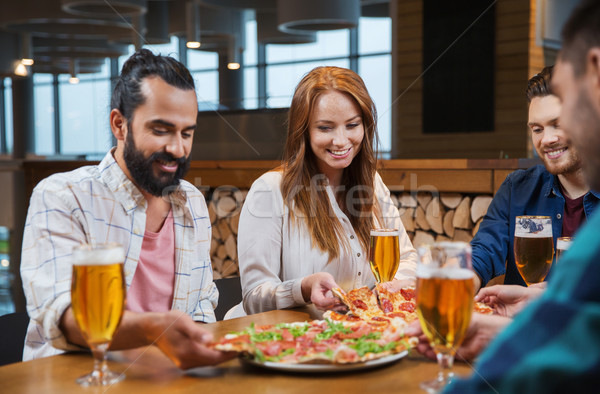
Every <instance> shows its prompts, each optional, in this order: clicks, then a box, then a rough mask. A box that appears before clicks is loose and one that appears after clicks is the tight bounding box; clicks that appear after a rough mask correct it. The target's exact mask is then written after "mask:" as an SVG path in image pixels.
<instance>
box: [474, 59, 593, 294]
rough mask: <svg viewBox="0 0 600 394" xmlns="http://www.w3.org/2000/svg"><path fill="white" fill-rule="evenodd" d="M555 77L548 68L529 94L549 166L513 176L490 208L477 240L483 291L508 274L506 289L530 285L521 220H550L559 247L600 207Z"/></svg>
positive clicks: (534, 128)
mask: <svg viewBox="0 0 600 394" xmlns="http://www.w3.org/2000/svg"><path fill="white" fill-rule="evenodd" d="M551 74H552V67H546V68H544V69H543V70H542V72H540V73H539V74H537V75H535V76H534V77H533V78H531V79H530V80H529V83H528V85H527V90H526V95H527V100H528V102H529V119H528V122H527V125H528V127H529V130H530V132H531V139H532V142H533V146H534V148H535V150H536V152H537V154H538V156H539V157H540V159H541V160H542V162H543V163H544V165H537V166H534V167H532V168H529V169H527V170H517V171H515V172H513V173H512V174H510V175H509V176H508V177H507V178H506V180H505V181H504V183H502V185H501V186H500V189H499V190H498V192H497V193H496V195H495V197H494V199H493V201H492V203H491V204H490V207H489V209H488V211H487V214H486V215H485V217H484V219H483V221H482V222H481V225H480V227H479V231H478V232H477V234H476V235H475V237H474V238H473V240H472V241H471V245H472V247H473V269H474V270H475V272H476V273H477V278H476V280H477V281H479V286H478V287H483V286H485V285H486V284H487V282H488V281H489V280H491V279H492V278H494V277H496V276H499V275H504V274H505V275H506V276H505V278H504V283H505V284H519V285H523V286H524V285H525V282H524V281H523V278H522V277H521V275H520V274H519V272H518V270H517V266H516V264H515V258H514V253H513V246H514V245H513V243H514V232H515V218H516V217H517V216H519V215H544V216H550V217H551V218H552V235H553V237H554V241H555V242H556V238H558V237H571V236H574V234H575V232H576V231H577V229H578V228H579V227H580V226H581V225H582V224H583V223H584V222H585V221H586V219H587V217H589V216H590V215H591V213H592V212H593V211H594V209H595V208H596V205H597V204H598V199H599V198H600V194H598V193H596V192H594V191H590V189H589V187H588V186H587V185H586V183H585V181H584V176H583V171H582V168H581V160H580V158H579V154H578V153H577V150H576V149H575V148H574V147H573V145H572V144H571V141H570V139H569V138H568V136H567V135H566V134H565V132H564V131H563V130H562V128H561V126H560V124H561V122H560V119H559V116H560V113H561V105H560V100H559V99H558V97H556V96H555V95H554V94H552V91H551V89H550V77H551Z"/></svg>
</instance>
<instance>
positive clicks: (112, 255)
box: [72, 244, 125, 265]
mask: <svg viewBox="0 0 600 394" xmlns="http://www.w3.org/2000/svg"><path fill="white" fill-rule="evenodd" d="M72 261H73V265H108V264H115V263H123V262H124V261H125V253H124V252H123V247H122V246H121V245H117V244H114V245H113V244H111V245H98V246H95V245H94V246H91V245H82V246H79V247H76V248H74V249H73V258H72Z"/></svg>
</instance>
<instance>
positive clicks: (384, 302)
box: [376, 283, 418, 323]
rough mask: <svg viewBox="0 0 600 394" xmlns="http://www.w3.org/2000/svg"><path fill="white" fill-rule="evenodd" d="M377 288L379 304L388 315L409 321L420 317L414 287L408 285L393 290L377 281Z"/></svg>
mask: <svg viewBox="0 0 600 394" xmlns="http://www.w3.org/2000/svg"><path fill="white" fill-rule="evenodd" d="M376 289H377V297H378V298H379V305H380V306H381V310H382V311H383V312H384V313H385V315H386V316H387V317H392V318H401V319H403V320H404V321H406V322H407V323H410V322H413V321H415V320H417V319H418V316H417V312H416V309H417V308H416V297H415V294H416V293H415V288H414V287H406V288H402V289H400V291H396V292H392V291H389V290H388V289H387V288H386V287H385V286H381V284H379V283H377V285H376Z"/></svg>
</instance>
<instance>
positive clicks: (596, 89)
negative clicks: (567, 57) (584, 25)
mask: <svg viewBox="0 0 600 394" xmlns="http://www.w3.org/2000/svg"><path fill="white" fill-rule="evenodd" d="M586 74H587V76H588V77H589V79H588V80H587V82H588V83H590V84H591V86H590V88H591V89H590V91H591V92H592V95H593V99H594V104H595V105H596V106H598V107H599V108H600V47H593V48H591V49H590V50H589V51H588V54H587V65H586Z"/></svg>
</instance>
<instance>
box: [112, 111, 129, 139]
mask: <svg viewBox="0 0 600 394" xmlns="http://www.w3.org/2000/svg"><path fill="white" fill-rule="evenodd" d="M110 129H111V131H112V133H113V135H114V136H115V138H116V139H117V140H119V141H123V140H125V136H126V135H127V119H126V118H125V117H124V116H123V114H122V113H121V111H119V110H118V109H116V108H115V109H113V110H112V111H110Z"/></svg>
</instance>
